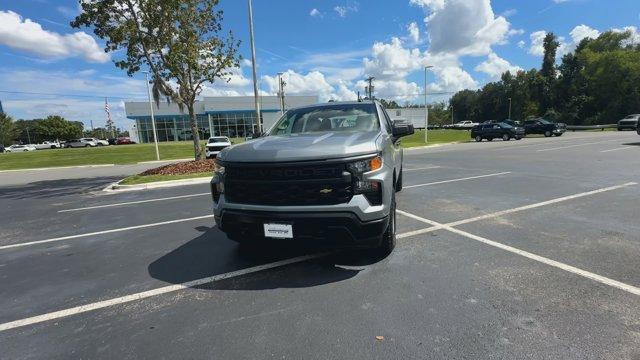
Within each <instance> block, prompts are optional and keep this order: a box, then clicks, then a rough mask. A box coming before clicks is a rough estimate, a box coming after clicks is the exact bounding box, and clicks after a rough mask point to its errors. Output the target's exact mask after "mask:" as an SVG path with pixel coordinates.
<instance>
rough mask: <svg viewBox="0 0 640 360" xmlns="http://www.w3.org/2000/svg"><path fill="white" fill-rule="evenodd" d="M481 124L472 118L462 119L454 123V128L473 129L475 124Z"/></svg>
mask: <svg viewBox="0 0 640 360" xmlns="http://www.w3.org/2000/svg"><path fill="white" fill-rule="evenodd" d="M476 125H479V124H478V123H477V122H473V121H471V120H465V121H460V122H457V123H455V124H453V128H454V129H462V130H471V129H473V127H474V126H476Z"/></svg>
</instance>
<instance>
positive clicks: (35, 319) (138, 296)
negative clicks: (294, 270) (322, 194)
mask: <svg viewBox="0 0 640 360" xmlns="http://www.w3.org/2000/svg"><path fill="white" fill-rule="evenodd" d="M325 255H326V254H325V253H322V254H313V255H305V256H299V257H295V258H291V259H285V260H280V261H276V262H272V263H268V264H264V265H258V266H253V267H250V268H246V269H241V270H236V271H232V272H228V273H224V274H219V275H214V276H209V277H205V278H201V279H197V280H191V281H187V282H183V283H181V284H175V285H169V286H164V287H161V288H157V289H153V290H148V291H143V292H139V293H135V294H130V295H125V296H121V297H117V298H113V299H109V300H104V301H98V302H94V303H90V304H85V305H80V306H76V307H72V308H68V309H64V310H59V311H54V312H50V313H46V314H42V315H37V316H32V317H29V318H25V319H20V320H16V321H10V322H7V323H3V324H0V331H6V330H10V329H15V328H19V327H22V326H27V325H33V324H38V323H41V322H45V321H50V320H55V319H60V318H63V317H67V316H71V315H77V314H82V313H86V312H89V311H94V310H98V309H103V308H106V307H110V306H114V305H119V304H124V303H128V302H132V301H137V300H142V299H146V298H150V297H153V296H158V295H162V294H167V293H171V292H175V291H179V290H184V289H188V288H193V287H197V286H200V285H204V284H208V283H211V282H215V281H220V280H224V279H230V278H234V277H238V276H242V275H247V274H252V273H255V272H259V271H264V270H269V269H274V268H277V267H282V266H286V265H290V264H295V263H300V262H303V261H307V260H311V259H317V258H320V257H322V256H325Z"/></svg>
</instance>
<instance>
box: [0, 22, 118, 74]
mask: <svg viewBox="0 0 640 360" xmlns="http://www.w3.org/2000/svg"><path fill="white" fill-rule="evenodd" d="M0 44H3V45H6V46H8V47H10V48H13V49H18V50H22V51H26V52H29V53H32V54H36V55H38V56H40V57H43V58H47V59H63V58H69V57H75V56H80V57H82V58H84V59H85V60H87V61H90V62H97V63H104V62H107V61H109V59H110V56H109V54H106V53H105V52H104V51H103V50H102V49H101V48H100V46H98V44H97V43H96V41H95V40H94V38H93V37H91V36H90V35H88V34H87V33H85V32H82V31H78V32H75V33H72V34H64V35H63V34H58V33H56V32H52V31H47V30H44V29H43V28H42V26H41V25H40V24H38V23H37V22H34V21H32V20H30V19H23V18H22V17H21V16H20V15H19V14H17V13H15V12H13V11H0Z"/></svg>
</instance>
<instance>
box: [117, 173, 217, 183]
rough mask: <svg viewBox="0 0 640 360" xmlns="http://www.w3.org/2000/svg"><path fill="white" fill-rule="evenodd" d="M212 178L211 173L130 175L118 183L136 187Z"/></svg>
mask: <svg viewBox="0 0 640 360" xmlns="http://www.w3.org/2000/svg"><path fill="white" fill-rule="evenodd" d="M211 176H213V175H212V173H211V172H204V173H196V174H186V175H147V176H141V175H132V176H129V177H127V178H125V179H124V180H122V181H121V182H120V185H137V184H147V183H150V182H156V181H169V180H181V179H192V178H199V177H211Z"/></svg>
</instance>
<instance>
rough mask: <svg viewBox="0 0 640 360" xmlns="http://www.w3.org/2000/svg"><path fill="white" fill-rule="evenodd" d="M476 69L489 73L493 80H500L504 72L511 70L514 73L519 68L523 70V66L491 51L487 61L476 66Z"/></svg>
mask: <svg viewBox="0 0 640 360" xmlns="http://www.w3.org/2000/svg"><path fill="white" fill-rule="evenodd" d="M475 70H476V71H480V72H483V73H485V74H487V75H489V77H490V78H491V80H498V79H500V76H501V75H502V74H503V73H505V72H507V71H510V72H511V73H512V74H515V73H516V72H518V71H519V70H522V68H521V67H519V66H516V65H512V64H511V63H509V62H508V61H507V60H505V59H503V58H501V57H499V56H498V55H496V54H495V53H491V54H489V56H488V57H487V59H486V60H485V61H483V62H481V63H480V64H478V66H476V67H475Z"/></svg>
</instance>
